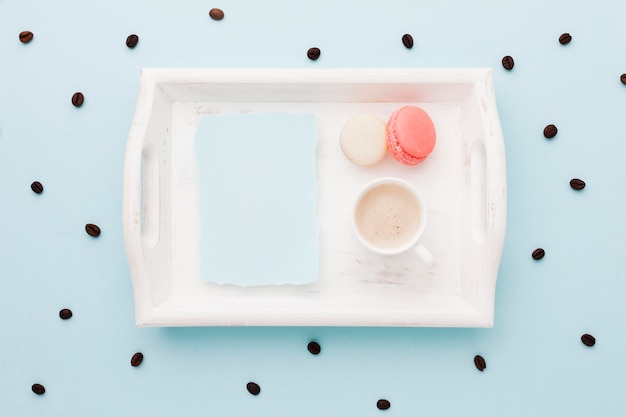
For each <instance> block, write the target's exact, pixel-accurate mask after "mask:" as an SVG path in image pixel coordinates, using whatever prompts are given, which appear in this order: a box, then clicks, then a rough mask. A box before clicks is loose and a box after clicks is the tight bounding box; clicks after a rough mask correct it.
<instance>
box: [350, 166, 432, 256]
mask: <svg viewBox="0 0 626 417" xmlns="http://www.w3.org/2000/svg"><path fill="white" fill-rule="evenodd" d="M352 225H353V228H354V231H355V233H356V235H357V237H358V238H359V240H360V241H361V243H363V244H364V245H365V246H366V247H367V248H369V249H370V250H372V251H374V252H376V253H379V254H383V255H394V254H398V253H402V252H406V251H408V250H410V249H413V250H415V251H416V253H417V254H418V255H419V257H420V259H421V260H422V261H423V262H424V263H425V264H426V265H427V266H432V265H434V261H435V260H434V258H433V256H432V255H431V254H430V252H428V250H426V248H424V246H423V245H422V244H421V243H419V239H420V238H421V236H422V234H423V233H424V229H425V227H426V204H425V203H424V199H423V198H422V196H421V195H420V194H419V192H418V191H417V190H416V189H415V187H413V186H412V185H411V184H409V183H408V182H406V181H404V180H402V179H399V178H393V177H384V178H378V179H376V180H374V181H371V182H370V183H368V184H366V185H365V186H364V187H363V189H362V190H361V191H360V192H359V194H358V196H357V198H356V202H355V205H354V210H353V216H352Z"/></svg>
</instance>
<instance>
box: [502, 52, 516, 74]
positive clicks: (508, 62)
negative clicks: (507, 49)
mask: <svg viewBox="0 0 626 417" xmlns="http://www.w3.org/2000/svg"><path fill="white" fill-rule="evenodd" d="M514 65H515V61H513V57H511V56H509V55H507V56H505V57H504V58H502V66H503V67H504V69H506V70H509V71H510V70H512V69H513V66H514Z"/></svg>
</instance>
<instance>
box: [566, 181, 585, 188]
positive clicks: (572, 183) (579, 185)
mask: <svg viewBox="0 0 626 417" xmlns="http://www.w3.org/2000/svg"><path fill="white" fill-rule="evenodd" d="M569 185H570V187H572V188H573V189H574V190H582V189H583V188H585V181H583V180H580V179H578V178H572V180H571V181H570V182H569Z"/></svg>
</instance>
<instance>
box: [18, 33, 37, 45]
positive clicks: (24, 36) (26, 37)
mask: <svg viewBox="0 0 626 417" xmlns="http://www.w3.org/2000/svg"><path fill="white" fill-rule="evenodd" d="M33 36H34V35H33V32H31V31H29V30H25V31H23V32H20V42H22V43H28V42H30V41H32V40H33Z"/></svg>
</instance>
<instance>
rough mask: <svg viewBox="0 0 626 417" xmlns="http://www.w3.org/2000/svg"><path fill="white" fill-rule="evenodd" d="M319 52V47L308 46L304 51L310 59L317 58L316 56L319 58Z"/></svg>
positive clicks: (320, 52)
mask: <svg viewBox="0 0 626 417" xmlns="http://www.w3.org/2000/svg"><path fill="white" fill-rule="evenodd" d="M321 54H322V51H320V48H309V50H308V51H307V52H306V56H308V57H309V59H310V60H311V61H315V60H317V58H319V57H320V55H321Z"/></svg>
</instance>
